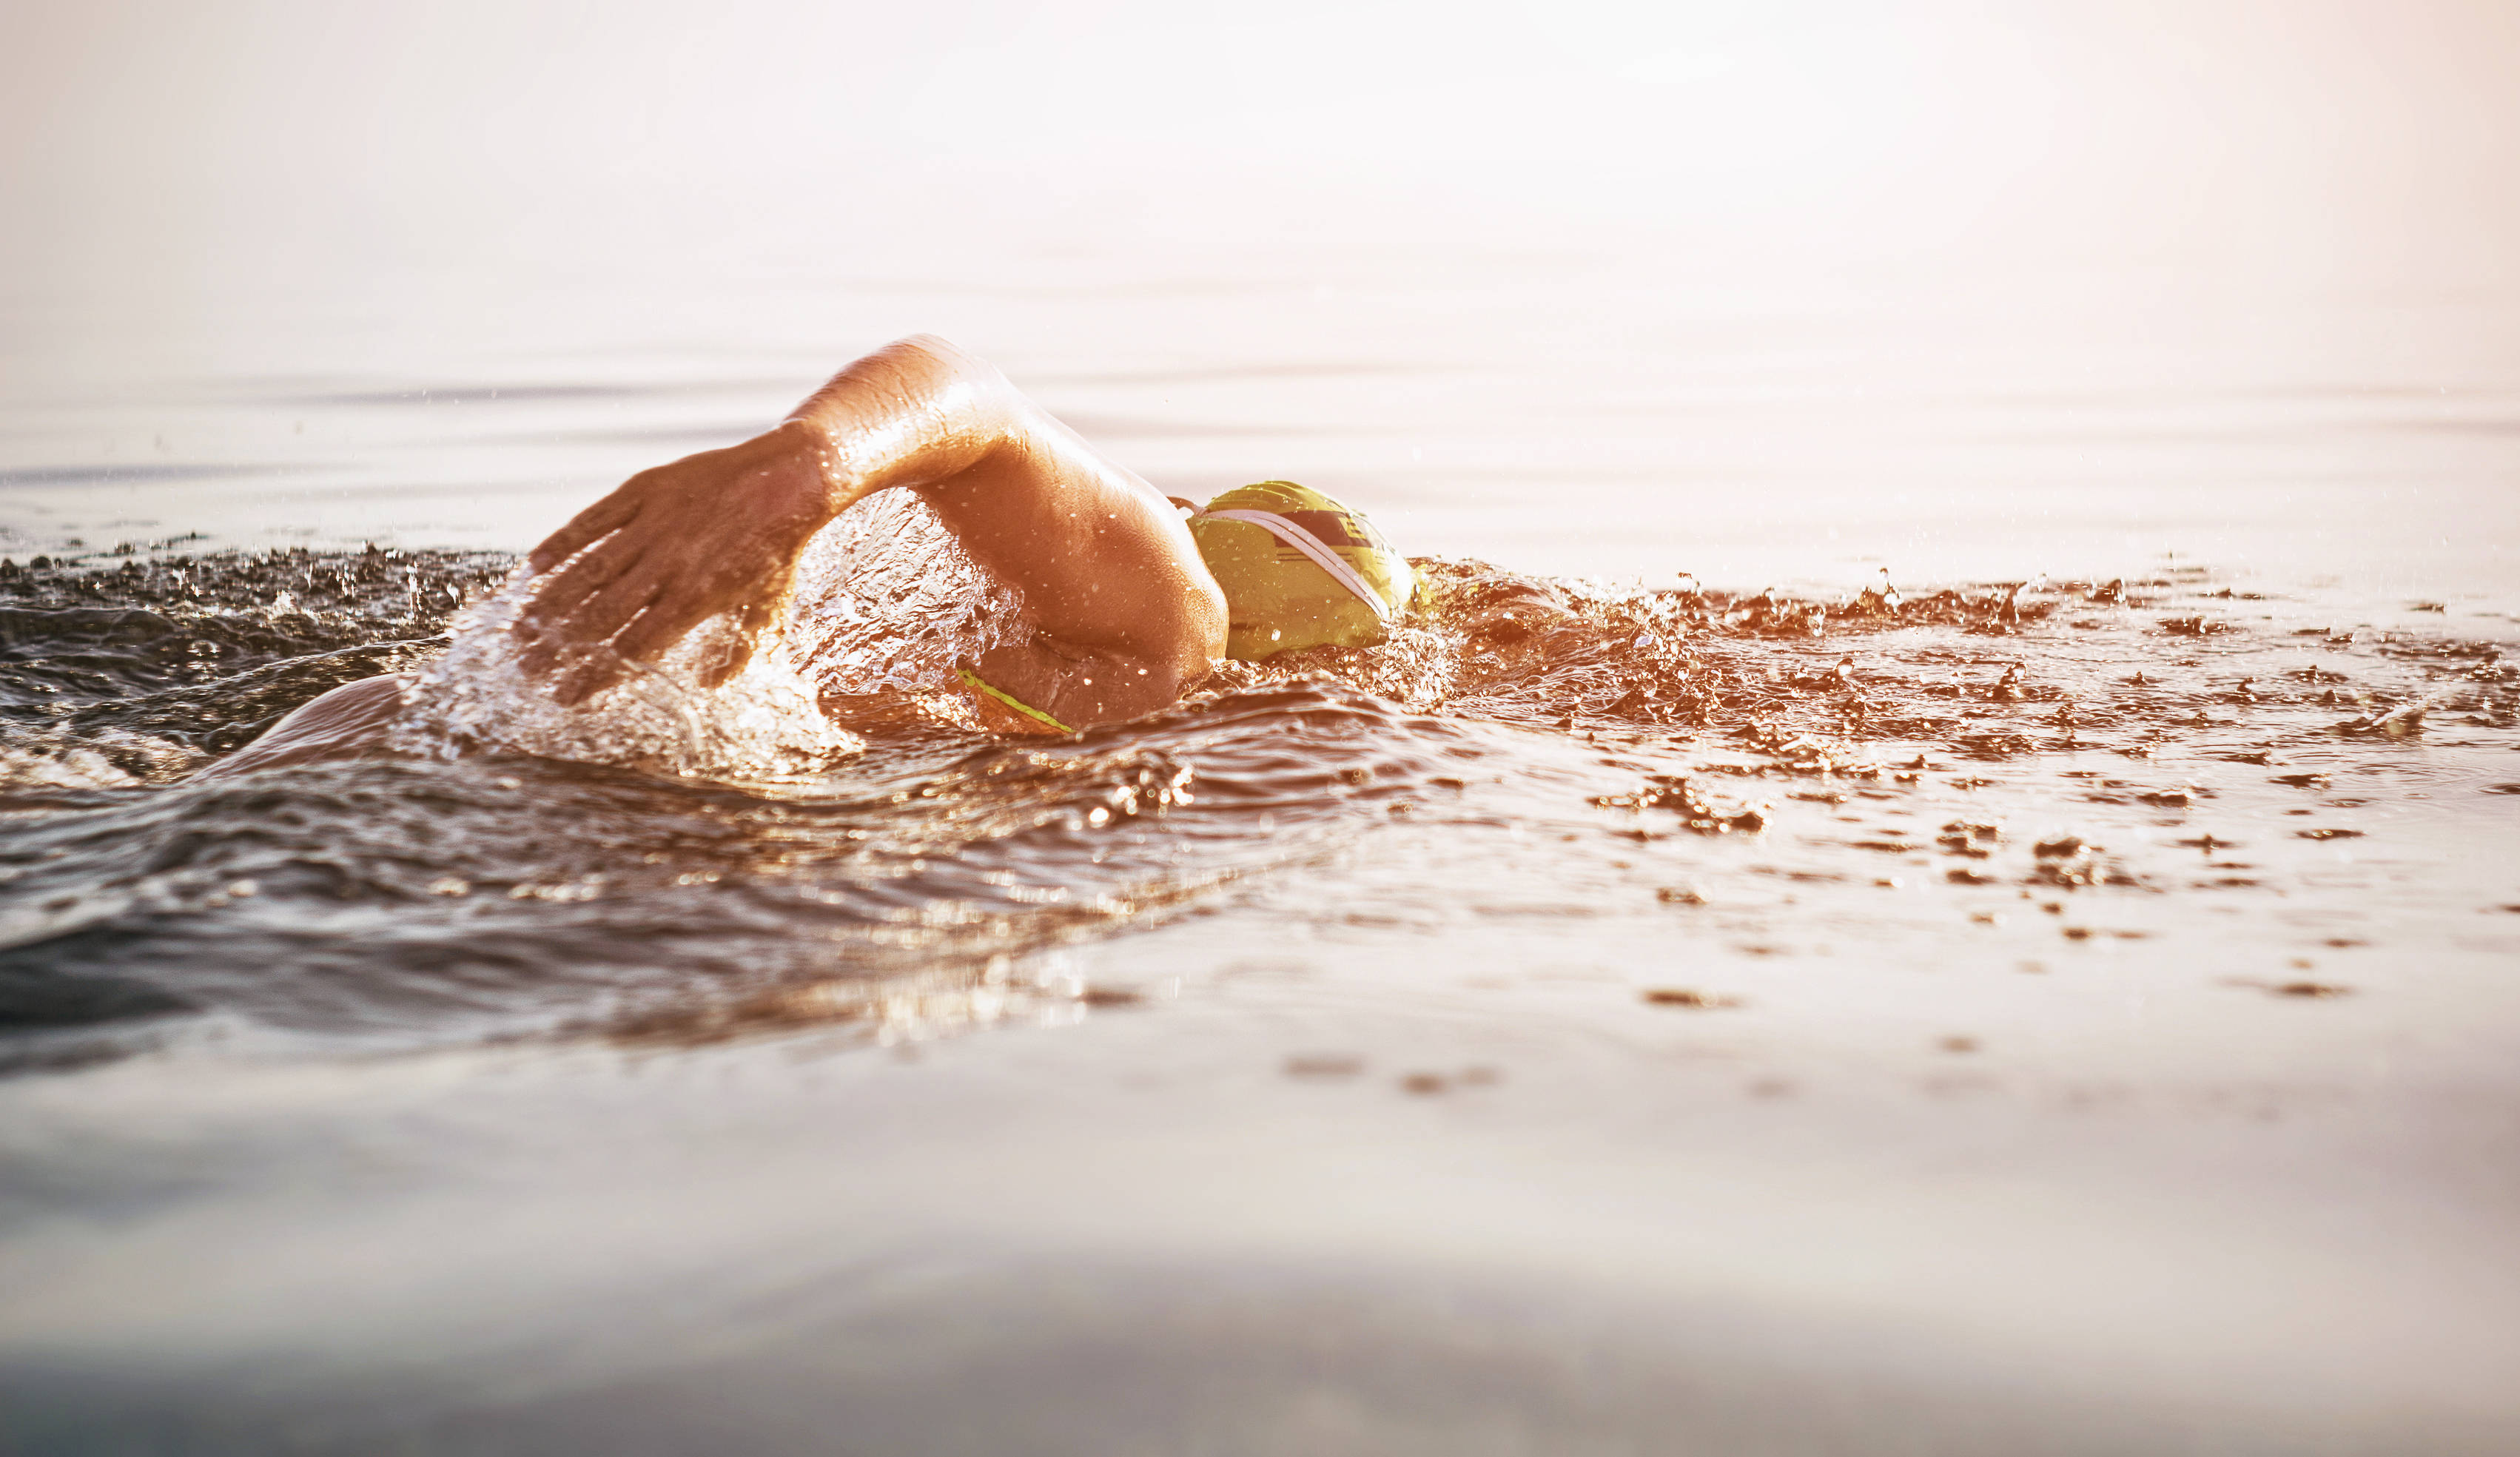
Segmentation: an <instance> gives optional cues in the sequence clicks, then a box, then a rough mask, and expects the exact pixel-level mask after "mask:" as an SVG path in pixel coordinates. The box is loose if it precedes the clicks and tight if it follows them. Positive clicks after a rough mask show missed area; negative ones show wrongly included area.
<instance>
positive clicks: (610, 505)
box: [525, 486, 639, 572]
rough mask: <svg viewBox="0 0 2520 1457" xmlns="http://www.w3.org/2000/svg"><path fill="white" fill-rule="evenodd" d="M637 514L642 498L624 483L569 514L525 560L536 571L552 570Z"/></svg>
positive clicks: (627, 522)
mask: <svg viewBox="0 0 2520 1457" xmlns="http://www.w3.org/2000/svg"><path fill="white" fill-rule="evenodd" d="M637 514H639V499H638V498H637V497H635V496H633V495H631V494H630V489H629V487H627V486H624V487H622V488H621V489H620V490H618V491H615V492H613V493H612V494H611V495H609V496H607V497H605V498H604V499H603V500H602V501H599V502H597V503H595V504H594V505H593V506H590V507H588V508H586V509H584V510H582V511H579V512H578V513H577V514H576V515H574V516H571V517H569V518H568V524H567V525H565V526H562V528H561V529H560V530H558V531H555V532H553V533H552V534H551V535H549V536H547V537H545V538H543V544H542V545H541V546H539V547H536V548H534V550H533V551H532V552H531V553H529V554H528V555H527V556H526V557H525V562H526V564H527V565H529V566H531V567H532V568H533V569H534V570H535V571H536V572H547V571H550V570H551V569H552V568H553V567H556V566H558V565H560V564H561V563H562V562H563V561H566V560H568V559H569V558H570V557H571V556H574V555H576V554H577V553H578V552H579V551H581V550H583V549H584V548H586V547H587V546H589V545H591V544H593V543H595V542H598V541H601V540H602V539H604V538H605V537H607V536H609V535H611V534H612V533H613V532H615V531H618V530H620V529H621V528H622V527H624V526H626V525H628V524H630V518H631V517H633V516H635V515H637Z"/></svg>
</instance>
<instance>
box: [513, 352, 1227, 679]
mask: <svg viewBox="0 0 2520 1457" xmlns="http://www.w3.org/2000/svg"><path fill="white" fill-rule="evenodd" d="M894 487H901V488H910V489H917V490H919V491H920V492H921V494H922V495H923V496H924V497H925V498H926V499H927V501H928V503H929V504H930V505H931V506H932V507H934V508H935V509H936V512H937V515H938V516H939V517H940V518H941V519H942V520H943V521H944V523H945V525H946V526H947V527H948V528H949V529H951V530H952V531H953V532H954V533H955V534H956V536H957V537H958V538H959V539H960V540H961V542H962V544H963V546H964V549H965V550H966V551H967V552H969V553H970V554H971V556H972V557H973V559H974V560H976V561H978V562H979V563H980V565H981V566H983V567H984V568H986V569H988V570H989V571H991V572H993V573H995V574H996V575H997V576H999V577H1000V578H1001V579H1002V580H1004V581H1006V582H1007V583H1008V584H1009V585H1011V586H1012V587H1014V588H1016V589H1017V590H1018V591H1019V592H1021V593H1022V595H1023V597H1024V600H1025V606H1026V612H1027V615H1028V617H1029V618H1030V620H1031V622H1032V625H1033V627H1034V628H1035V630H1036V632H1037V634H1038V636H1037V638H1036V639H1035V640H1033V641H1032V642H1030V643H1027V644H1022V645H1017V646H1010V647H1004V648H999V649H996V650H994V651H992V652H991V653H988V654H986V655H984V656H983V657H982V658H981V660H980V661H979V663H978V664H976V665H975V666H976V667H977V668H978V670H979V672H980V673H981V674H982V675H983V676H984V677H986V678H987V679H988V680H989V681H990V683H991V684H993V685H995V686H998V687H1000V688H1003V689H1004V690H1005V691H1007V692H1009V693H1012V694H1013V695H1015V696H1016V697H1019V698H1021V699H1023V700H1024V701H1025V702H1027V703H1032V704H1034V705H1036V706H1038V707H1041V708H1044V709H1046V710H1048V711H1049V712H1050V713H1051V714H1053V715H1054V716H1055V717H1057V719H1059V721H1060V722H1062V723H1065V724H1068V725H1071V726H1075V727H1083V726H1085V725H1089V724H1097V723H1108V722H1114V721H1117V720H1120V719H1125V718H1130V717H1134V716H1136V715H1138V714H1142V713H1146V712H1148V711H1150V710H1152V709H1155V708H1160V707H1162V706H1164V705H1165V704H1168V703H1170V702H1172V701H1173V700H1174V699H1175V698H1176V697H1178V696H1179V695H1180V693H1181V692H1182V691H1183V689H1185V688H1186V687H1188V686H1189V685H1190V684H1193V683H1195V682H1196V681H1197V680H1198V679H1199V678H1201V677H1204V676H1205V675H1206V674H1207V673H1208V672H1209V671H1210V670H1211V669H1212V668H1213V666H1214V664H1215V662H1216V660H1217V659H1218V658H1219V657H1221V656H1222V654H1223V650H1224V641H1225V603H1224V596H1223V594H1222V593H1221V592H1220V591H1219V590H1218V589H1217V587H1216V583H1215V580H1214V579H1213V578H1212V577H1210V576H1209V575H1208V573H1207V570H1206V568H1205V567H1204V566H1203V565H1202V564H1201V563H1200V562H1199V559H1198V553H1197V551H1196V549H1195V548H1194V547H1193V545H1192V542H1191V539H1190V533H1189V531H1188V530H1187V528H1185V527H1184V526H1183V525H1182V523H1181V521H1180V519H1179V517H1178V516H1177V515H1176V514H1175V513H1174V511H1173V510H1172V508H1170V507H1169V506H1168V505H1166V504H1165V502H1164V500H1163V498H1162V497H1161V496H1160V495H1158V494H1157V493H1156V492H1155V491H1154V490H1153V488H1152V487H1150V486H1148V485H1147V483H1146V482H1144V481H1142V480H1140V479H1138V478H1137V477H1136V476H1134V475H1132V474H1130V473H1129V472H1128V471H1126V470H1123V469H1121V468H1120V467H1119V466H1117V465H1115V464H1111V463H1110V462H1108V461H1106V460H1104V459H1103V458H1102V456H1101V455H1099V454H1098V453H1096V452H1095V451H1094V450H1093V448H1092V447H1090V446H1088V445H1086V444H1085V442H1084V441H1083V440H1082V439H1080V438H1079V437H1078V436H1077V435H1076V434H1075V432H1073V431H1071V430H1069V429H1068V428H1067V427H1066V426H1064V425H1062V424H1060V423H1059V422H1058V421H1057V420H1056V419H1052V418H1051V417H1050V415H1049V414H1048V413H1047V412H1045V411H1043V410H1042V409H1041V408H1040V407H1039V406H1036V405H1034V404H1033V403H1032V402H1031V401H1029V400H1026V399H1025V398H1024V397H1023V396H1022V395H1021V394H1019V393H1017V392H1016V390H1015V389H1014V387H1013V386H1012V385H1011V384H1009V383H1008V382H1007V380H1006V377H1005V376H1004V375H1000V374H999V373H998V372H997V371H996V370H995V369H993V368H991V367H990V366H988V365H987V364H985V363H983V362H981V361H980V360H978V359H976V358H974V357H972V356H970V355H967V354H965V353H963V352H962V351H961V350H959V349H956V348H955V347H954V346H953V345H951V344H948V343H946V342H945V341H944V340H942V339H936V338H932V337H924V336H922V337H918V338H912V339H905V340H902V341H901V342H899V343H896V344H893V345H890V346H887V347H886V348H884V349H881V350H878V351H877V352H876V353H874V354H871V355H869V356H867V357H866V358H865V359H862V360H859V361H858V362H857V363H855V364H853V365H851V366H849V367H848V368H847V369H845V370H843V371H841V372H840V373H839V374H838V375H835V376H833V378H832V381H831V382H830V383H829V384H826V385H825V386H824V387H823V388H822V389H820V390H818V391H816V392H815V394H814V395H813V396H812V397H811V398H810V399H808V400H806V402H805V403H804V404H803V405H801V406H799V407H798V408H797V410H796V412H795V414H794V415H792V416H791V417H789V419H787V420H786V421H784V422H782V423H781V424H780V425H779V426H778V427H776V428H774V429H772V430H770V431H768V432H767V433H765V434H762V435H760V436H757V437H755V438H754V439H752V440H749V441H746V442H744V443H743V444H742V445H739V446H735V447H732V448H730V449H727V450H723V451H708V452H703V453H702V454H700V455H697V456H692V457H689V458H687V459H685V460H682V461H677V462H675V463H674V464H670V465H665V466H660V467H658V468H657V469H654V470H649V471H643V472H641V473H640V474H639V475H636V476H633V477H631V479H630V480H629V481H628V482H626V483H625V484H623V485H622V487H621V488H620V489H619V490H617V491H615V492H613V493H612V494H611V495H610V496H608V497H607V498H605V499H604V500H603V501H601V502H598V503H597V504H596V505H595V506H593V507H591V508H588V509H587V510H585V511H584V512H581V513H580V514H579V515H578V517H577V518H576V519H575V520H572V521H571V522H569V523H568V525H566V526H564V527H562V529H561V530H560V531H559V532H557V533H555V534H554V535H553V536H552V537H551V538H550V539H549V540H548V541H545V542H544V543H543V544H542V545H541V546H540V547H538V548H536V549H535V551H534V552H533V555H532V557H531V558H530V560H531V563H532V565H533V567H534V569H535V570H537V571H546V572H548V571H551V570H552V569H553V568H554V567H556V566H560V565H561V563H562V562H566V563H567V564H566V565H565V566H564V567H562V569H561V570H559V571H558V572H557V573H555V574H554V575H553V576H552V577H551V578H550V580H549V581H547V582H546V583H545V584H544V585H543V586H542V587H541V588H540V589H539V590H538V592H537V594H536V596H535V600H534V603H533V606H532V608H531V609H530V616H531V618H532V620H533V621H534V622H535V623H536V624H537V625H539V626H541V627H543V628H544V629H546V630H547V631H548V632H549V633H550V634H551V635H552V637H553V639H555V640H557V642H556V643H554V644H551V645H547V646H546V648H545V649H544V650H543V651H542V652H540V653H539V654H537V655H534V656H532V657H529V660H528V661H529V666H532V667H536V668H539V669H543V670H548V669H549V668H550V667H551V666H552V665H553V664H554V663H555V662H556V661H557V660H558V657H559V653H558V651H557V650H556V647H557V643H565V642H572V641H573V642H599V641H604V640H607V639H608V640H611V643H612V646H613V648H614V649H615V651H616V652H618V653H619V654H620V656H621V657H624V658H628V659H632V660H646V659H652V658H654V657H655V656H657V655H658V654H660V653H662V652H663V651H664V650H665V649H666V648H667V647H669V646H671V645H672V644H673V643H674V642H675V641H676V640H679V639H681V638H682V636H683V635H684V634H686V633H688V632H690V631H691V630H692V629H693V628H694V627H697V625H699V623H700V622H702V621H704V620H706V619H707V618H709V617H711V616H713V615H715V614H717V613H720V612H727V611H738V612H740V613H741V614H742V615H741V622H742V627H743V629H744V632H743V635H742V636H743V639H744V641H745V642H746V643H749V641H750V640H751V638H752V637H753V635H754V634H756V633H758V632H759V631H760V630H761V629H763V628H764V627H766V626H767V624H768V623H769V621H770V620H771V618H772V617H773V615H774V614H775V613H776V611H777V609H778V606H779V603H780V600H781V599H782V598H783V597H784V596H785V595H786V593H787V586H788V582H789V579H790V578H791V576H792V574H793V571H794V567H795V560H796V556H797V553H798V552H801V551H802V550H803V547H804V545H805V543H806V541H807V540H809V539H810V538H811V537H812V536H813V534H814V533H815V532H816V531H817V530H819V529H821V528H822V526H823V525H824V524H825V523H827V522H829V521H830V520H831V519H832V517H833V516H835V515H837V514H838V513H839V512H840V511H841V510H844V509H846V508H848V507H849V506H851V505H853V504H854V503H856V502H857V501H858V500H860V499H862V498H863V497H865V496H866V495H868V494H869V493H871V492H874V491H878V490H884V489H888V488H894ZM580 552H583V554H579V553H580ZM572 556H574V558H575V559H574V560H571V558H572ZM747 650H748V648H747ZM598 656H599V659H601V658H602V655H598ZM740 666H741V661H740V659H739V660H738V661H737V662H735V663H731V664H729V665H727V666H726V667H725V669H724V670H723V671H724V672H727V673H732V672H733V671H734V669H735V668H736V667H740ZM620 671H621V670H620V669H619V668H618V667H617V666H614V665H612V664H610V663H609V662H608V661H602V662H601V663H600V665H599V666H596V667H594V668H593V669H591V670H581V671H577V672H574V673H573V674H572V675H571V676H569V677H567V678H565V679H564V680H563V681H562V684H560V687H559V692H560V696H561V697H562V700H563V701H569V702H573V701H576V700H577V699H580V698H583V697H585V696H587V695H588V694H589V693H592V692H594V691H596V690H597V689H598V688H601V687H603V686H604V685H605V684H607V683H609V682H610V681H611V680H612V679H613V678H615V677H617V676H618V675H619V672H620Z"/></svg>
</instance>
